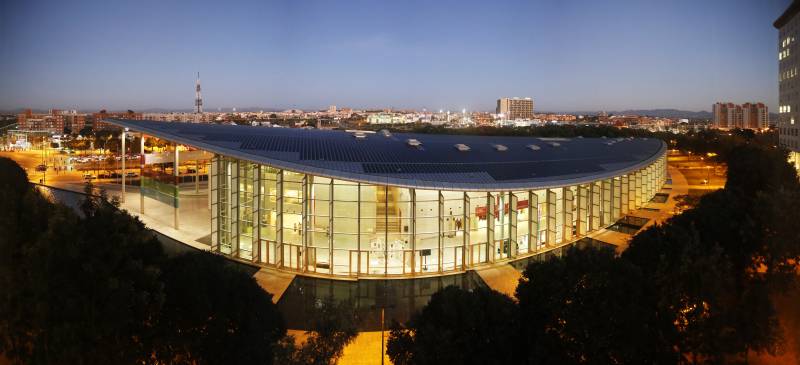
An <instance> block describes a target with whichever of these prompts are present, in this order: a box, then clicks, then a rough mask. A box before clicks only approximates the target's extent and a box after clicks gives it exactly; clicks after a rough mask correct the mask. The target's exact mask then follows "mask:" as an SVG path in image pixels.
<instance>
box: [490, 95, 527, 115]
mask: <svg viewBox="0 0 800 365" xmlns="http://www.w3.org/2000/svg"><path fill="white" fill-rule="evenodd" d="M495 111H496V112H497V114H503V115H504V116H505V119H508V120H515V119H533V99H532V98H519V97H513V98H500V99H497V108H496V109H495Z"/></svg>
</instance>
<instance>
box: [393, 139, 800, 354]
mask: <svg viewBox="0 0 800 365" xmlns="http://www.w3.org/2000/svg"><path fill="white" fill-rule="evenodd" d="M771 138H772V136H770V135H765V134H754V133H747V132H742V131H734V132H732V133H729V134H728V133H720V132H716V131H711V132H701V133H698V134H694V135H690V136H688V137H686V138H683V137H682V138H681V140H680V141H671V142H670V143H672V144H673V145H682V146H684V147H687V146H690V147H688V148H692V149H694V150H695V152H698V153H706V152H713V153H716V154H718V156H719V157H721V158H722V160H723V161H724V162H726V163H727V165H728V181H727V184H726V186H725V188H724V189H722V190H718V191H716V192H713V193H709V194H706V195H704V196H703V197H702V198H700V199H699V200H696V201H692V202H691V204H688V205H687V206H686V208H688V209H687V210H686V211H685V212H684V213H683V214H680V215H677V216H675V217H673V218H671V219H669V220H668V221H667V222H665V223H663V224H661V225H657V226H653V227H651V228H648V229H647V230H645V231H643V232H641V233H639V234H638V235H636V236H635V237H634V238H633V239H632V241H631V242H630V245H629V247H628V248H627V250H625V251H624V252H623V253H622V255H621V256H619V257H617V256H615V255H614V253H613V252H612V251H603V250H598V249H570V250H569V251H568V252H567V254H566V255H564V256H563V257H554V258H551V259H549V260H547V261H544V262H535V263H532V264H531V265H529V266H528V267H527V269H526V270H525V273H524V275H523V279H522V280H521V282H520V284H519V286H518V287H517V291H516V297H517V299H518V305H517V309H516V312H515V311H514V310H513V309H507V307H506V306H505V305H503V304H498V303H489V302H480V304H476V302H477V301H478V299H477V298H478V297H479V294H478V293H466V292H462V293H459V294H458V295H454V297H457V298H458V299H454V300H453V301H457V302H458V303H459V304H458V305H451V306H449V307H448V306H443V305H442V302H441V301H440V300H441V299H438V300H437V296H438V295H439V294H437V295H436V296H434V298H433V299H432V300H431V302H430V303H429V304H428V306H427V307H426V308H425V309H423V311H422V312H421V314H418V315H416V316H415V317H414V319H413V320H412V321H411V322H410V323H409V324H408V327H407V328H403V327H400V326H396V327H395V328H394V329H393V330H392V332H391V334H390V341H389V354H390V356H392V360H393V361H395V363H397V364H425V363H431V362H439V363H447V362H450V363H463V362H470V361H472V360H473V359H477V360H475V362H488V361H490V360H486V361H483V358H482V357H480V356H481V355H479V354H476V353H475V352H476V351H479V350H476V348H481V345H479V344H477V342H472V341H471V339H472V338H473V337H472V336H473V335H475V334H479V337H480V338H481V339H482V341H483V343H486V344H488V343H491V344H496V343H504V344H505V343H508V344H511V343H515V341H516V343H517V345H516V346H517V348H518V349H522V350H523V351H524V354H522V356H524V358H518V359H517V360H519V361H518V362H519V363H530V364H579V363H580V364H640V363H666V364H674V363H693V364H716V363H730V362H743V361H746V359H747V355H748V353H749V352H758V353H768V354H777V353H779V352H780V349H781V342H782V336H781V329H780V327H779V323H778V319H777V316H776V310H775V306H774V303H773V301H772V298H774V297H776V294H780V293H782V292H783V291H785V290H788V289H791V288H795V287H796V285H798V283H797V272H798V262H800V231H798V230H797V222H798V221H797V215H796V212H797V207H798V206H800V183H798V177H797V174H796V172H795V171H794V170H793V169H792V168H791V167H790V166H789V165H788V164H787V163H786V155H785V152H784V151H782V150H780V149H777V148H775V147H774V145H773V144H772V143H771ZM715 146H716V148H714V147H715ZM454 290H457V289H454ZM440 294H441V293H440ZM448 295H453V293H449V294H448ZM448 295H443V297H448ZM446 302H448V303H449V301H446ZM462 306H466V307H468V308H470V309H468V310H465V309H463V308H462ZM796 306H800V303H796ZM431 308H433V309H431ZM443 308H444V309H443ZM512 308H513V305H512ZM506 311H508V312H509V313H511V314H508V315H510V316H514V314H513V313H518V314H517V315H516V316H515V317H513V320H512V323H517V324H518V326H516V327H514V326H512V327H508V326H507V325H506V323H507V322H505V321H503V320H498V319H497V318H493V319H492V318H485V317H486V314H485V313H487V312H492V313H501V312H506ZM426 313H427V314H428V315H426ZM476 319H477V320H478V321H480V322H481V323H494V326H496V327H497V328H501V329H503V331H500V332H498V331H494V330H484V329H483V328H482V327H481V324H480V323H473V322H472V321H473V320H476ZM465 321H466V322H465ZM427 333H432V334H433V335H429V336H426V335H423V334H427ZM455 334H458V335H459V336H461V338H459V339H454V338H451V337H449V336H455ZM483 346H484V348H492V349H498V348H499V349H501V350H498V351H497V352H496V353H495V354H497V353H500V354H507V353H510V352H505V351H503V350H502V349H503V347H502V346H500V347H497V346H486V345H483ZM512 351H513V350H512ZM430 359H434V360H430ZM502 361H507V362H510V361H511V360H509V359H504V360H502Z"/></svg>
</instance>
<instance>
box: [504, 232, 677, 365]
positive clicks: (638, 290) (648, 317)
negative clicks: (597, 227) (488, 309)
mask: <svg viewBox="0 0 800 365" xmlns="http://www.w3.org/2000/svg"><path fill="white" fill-rule="evenodd" d="M516 297H517V298H518V300H519V308H520V320H519V323H520V324H521V326H520V328H521V334H520V338H521V339H522V341H523V342H524V344H523V346H522V348H524V349H525V351H526V360H527V363H531V364H586V363H588V364H643V363H675V362H676V360H677V358H678V356H677V354H676V352H675V350H674V348H673V347H672V343H671V341H668V340H667V339H666V338H665V337H664V336H665V335H670V328H671V327H672V322H671V321H670V319H669V318H663V317H660V316H659V315H658V313H656V312H655V311H653V310H652V309H653V307H654V303H655V302H656V301H657V298H656V297H655V293H654V292H653V291H652V290H651V289H650V286H649V285H648V284H647V283H646V281H645V278H644V276H643V275H642V272H641V270H639V268H638V267H636V266H635V265H631V264H630V263H628V262H624V261H621V260H620V259H618V258H616V257H615V255H614V251H613V250H612V249H597V248H586V249H577V248H571V249H570V250H569V251H568V252H567V254H566V255H565V256H564V257H563V258H554V259H551V260H547V261H542V262H534V263H531V264H530V265H529V266H528V267H527V268H526V270H525V272H524V274H523V279H522V280H521V281H520V284H519V286H518V287H517V291H516Z"/></svg>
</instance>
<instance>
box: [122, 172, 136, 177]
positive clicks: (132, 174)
mask: <svg viewBox="0 0 800 365" xmlns="http://www.w3.org/2000/svg"><path fill="white" fill-rule="evenodd" d="M138 176H139V175H136V173H135V172H126V173H125V177H138Z"/></svg>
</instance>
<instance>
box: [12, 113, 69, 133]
mask: <svg viewBox="0 0 800 365" xmlns="http://www.w3.org/2000/svg"><path fill="white" fill-rule="evenodd" d="M17 124H18V126H19V129H21V130H25V131H37V132H49V133H53V134H61V133H64V126H65V124H64V116H63V115H61V113H60V111H59V110H56V109H53V110H51V111H50V113H48V114H35V113H33V111H31V110H30V109H27V110H25V112H24V113H20V114H18V115H17Z"/></svg>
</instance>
